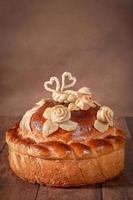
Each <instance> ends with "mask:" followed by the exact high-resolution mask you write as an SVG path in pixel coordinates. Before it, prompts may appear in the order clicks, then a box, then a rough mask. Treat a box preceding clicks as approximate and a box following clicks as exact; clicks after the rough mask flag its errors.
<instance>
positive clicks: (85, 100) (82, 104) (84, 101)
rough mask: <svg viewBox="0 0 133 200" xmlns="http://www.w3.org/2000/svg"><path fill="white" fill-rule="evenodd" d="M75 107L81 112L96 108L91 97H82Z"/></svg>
mask: <svg viewBox="0 0 133 200" xmlns="http://www.w3.org/2000/svg"><path fill="white" fill-rule="evenodd" d="M75 105H76V106H77V107H79V108H80V109H81V110H88V109H89V108H90V107H95V106H96V105H95V103H94V102H93V100H92V99H91V97H90V95H82V96H81V97H79V98H78V99H77V100H76V101H75Z"/></svg>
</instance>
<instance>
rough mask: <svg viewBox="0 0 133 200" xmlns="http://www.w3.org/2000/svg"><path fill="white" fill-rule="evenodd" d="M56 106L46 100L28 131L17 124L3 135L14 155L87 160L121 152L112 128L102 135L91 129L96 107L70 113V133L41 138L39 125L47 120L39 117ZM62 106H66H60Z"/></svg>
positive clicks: (122, 137)
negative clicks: (71, 122)
mask: <svg viewBox="0 0 133 200" xmlns="http://www.w3.org/2000/svg"><path fill="white" fill-rule="evenodd" d="M58 104H59V103H57V102H55V101H53V100H52V99H51V100H50V99H49V100H46V101H45V103H44V105H43V106H42V107H40V108H39V109H38V110H37V111H36V112H35V113H34V114H33V115H32V117H31V120H30V126H31V131H28V130H26V129H24V130H22V129H21V128H20V122H19V123H17V124H16V125H15V126H14V127H13V128H11V129H10V130H9V131H8V132H7V134H6V141H7V143H8V144H9V146H10V148H12V149H13V150H15V151H17V152H18V153H23V154H28V155H31V156H35V157H39V158H45V159H74V158H75V157H76V158H77V159H87V158H93V157H95V156H101V155H103V154H106V153H110V152H113V151H115V150H119V149H120V148H124V145H125V134H124V133H123V132H122V131H121V130H119V129H117V128H115V127H114V126H113V127H111V126H110V127H109V128H108V130H107V131H105V132H104V133H101V132H99V131H98V130H96V129H95V128H94V122H95V120H96V115H97V112H98V110H99V106H96V107H95V108H90V109H88V110H87V111H83V110H79V111H72V114H71V120H73V121H74V122H76V123H77V124H78V125H77V127H76V129H75V130H74V131H66V130H63V129H62V128H59V129H58V130H57V131H55V132H54V133H52V134H50V135H49V136H48V137H44V136H43V132H42V130H43V124H44V123H45V121H46V120H47V119H45V118H44V117H43V113H44V111H45V109H46V108H47V107H53V106H55V105H58ZM64 106H66V105H64Z"/></svg>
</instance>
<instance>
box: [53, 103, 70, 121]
mask: <svg viewBox="0 0 133 200" xmlns="http://www.w3.org/2000/svg"><path fill="white" fill-rule="evenodd" d="M70 117H71V113H70V111H69V110H68V108H67V107H65V106H63V105H57V106H54V107H53V108H51V120H52V121H53V122H57V123H61V122H65V121H68V120H69V119H70Z"/></svg>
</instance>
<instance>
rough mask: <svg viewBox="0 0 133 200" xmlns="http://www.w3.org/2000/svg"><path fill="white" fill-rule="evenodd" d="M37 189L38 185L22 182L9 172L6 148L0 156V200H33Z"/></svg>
mask: <svg viewBox="0 0 133 200" xmlns="http://www.w3.org/2000/svg"><path fill="white" fill-rule="evenodd" d="M37 189H38V185H33V184H30V183H27V182H24V181H23V180H21V179H19V178H18V177H17V176H16V175H15V174H14V173H13V172H12V171H11V169H10V167H9V164H8V150H7V146H6V147H5V148H4V150H3V151H2V153H1V154H0V199H1V200H18V199H19V200H33V199H35V197H36V193H37Z"/></svg>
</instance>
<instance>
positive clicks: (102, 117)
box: [97, 106, 114, 126]
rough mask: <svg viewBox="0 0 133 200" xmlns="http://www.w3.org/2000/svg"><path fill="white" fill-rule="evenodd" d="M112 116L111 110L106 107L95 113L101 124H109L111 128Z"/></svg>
mask: <svg viewBox="0 0 133 200" xmlns="http://www.w3.org/2000/svg"><path fill="white" fill-rule="evenodd" d="M113 116H114V112H113V110H112V109H111V108H109V107H107V106H102V107H101V108H100V110H99V111H98V112H97V120H99V121H100V122H103V123H109V125H111V126H112V125H113Z"/></svg>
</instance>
